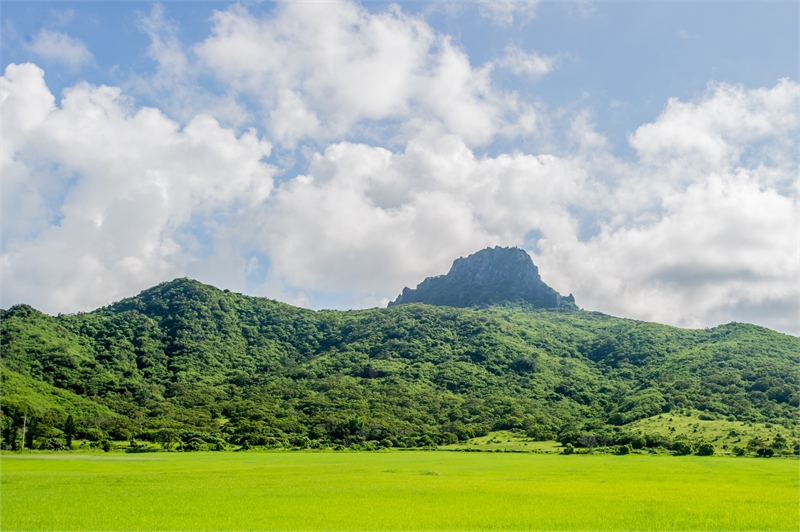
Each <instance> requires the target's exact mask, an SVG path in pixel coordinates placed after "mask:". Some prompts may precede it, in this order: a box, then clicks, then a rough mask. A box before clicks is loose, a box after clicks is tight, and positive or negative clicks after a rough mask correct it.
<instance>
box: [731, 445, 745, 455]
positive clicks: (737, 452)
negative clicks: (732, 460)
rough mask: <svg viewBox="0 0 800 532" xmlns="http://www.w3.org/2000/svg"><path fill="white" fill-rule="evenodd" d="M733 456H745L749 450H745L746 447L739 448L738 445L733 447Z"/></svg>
mask: <svg viewBox="0 0 800 532" xmlns="http://www.w3.org/2000/svg"><path fill="white" fill-rule="evenodd" d="M733 454H735V455H736V456H745V455H747V449H745V448H744V447H739V446H738V445H735V446H734V447H733Z"/></svg>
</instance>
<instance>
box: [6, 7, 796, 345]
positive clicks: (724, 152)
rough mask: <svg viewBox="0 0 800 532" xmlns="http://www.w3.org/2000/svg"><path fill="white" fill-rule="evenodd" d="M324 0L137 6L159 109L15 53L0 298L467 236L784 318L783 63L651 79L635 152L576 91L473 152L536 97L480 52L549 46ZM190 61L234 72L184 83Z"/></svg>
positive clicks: (379, 296)
mask: <svg viewBox="0 0 800 532" xmlns="http://www.w3.org/2000/svg"><path fill="white" fill-rule="evenodd" d="M316 7H318V9H315V10H312V11H303V10H302V9H301V8H302V6H301V5H299V4H297V3H286V4H280V5H278V6H277V7H276V9H275V10H274V11H272V12H270V14H268V15H263V16H261V15H259V16H254V15H252V14H251V13H250V12H248V11H247V10H246V9H245V8H244V7H242V6H234V7H232V8H230V9H228V10H225V11H219V12H215V15H214V17H213V19H212V24H213V27H212V34H211V35H210V36H209V37H208V38H207V39H205V40H204V41H202V42H200V43H199V44H197V45H196V46H194V47H192V46H186V45H184V44H182V43H180V42H179V41H178V40H177V38H176V37H175V35H176V34H177V33H176V30H175V28H174V27H172V26H171V25H170V23H169V21H167V20H166V19H165V18H164V16H163V11H162V10H161V9H160V7H159V6H156V7H155V8H154V9H153V11H152V12H151V13H150V15H148V16H147V17H144V18H143V19H142V21H141V25H142V29H143V30H144V31H145V32H146V33H148V35H149V36H150V40H151V46H150V48H149V52H148V53H149V54H150V56H151V58H152V59H153V60H154V61H156V63H157V65H160V66H159V67H158V69H157V71H156V74H155V77H153V78H152V79H151V81H154V83H153V84H152V86H155V87H157V89H156V92H154V93H152V94H155V95H156V96H158V95H159V94H161V95H162V96H164V98H165V99H164V100H161V101H163V102H167V103H165V104H164V106H165V108H166V109H168V112H169V113H170V116H167V114H166V113H165V112H163V111H161V110H159V109H156V108H153V107H141V106H138V105H137V104H136V102H135V101H133V100H132V99H130V98H129V97H126V96H125V91H124V90H123V89H121V88H119V87H108V86H94V85H89V84H86V83H79V84H77V85H75V86H73V87H71V88H68V89H67V90H66V91H65V92H64V96H63V100H62V101H60V102H59V103H56V100H55V98H54V96H53V95H52V93H51V92H50V90H49V89H48V88H47V86H46V85H45V83H44V74H43V72H42V70H41V69H39V68H38V67H36V66H35V65H31V64H25V65H9V66H8V68H7V69H6V72H5V75H4V76H3V77H2V78H0V99H1V100H2V121H3V127H2V138H0V142H2V147H3V149H2V151H0V165H2V167H1V168H0V170H2V174H3V183H2V187H3V195H2V200H3V206H2V207H3V212H2V216H3V220H2V221H3V249H2V257H1V258H0V273H2V278H3V294H2V298H3V299H2V304H3V305H8V304H13V303H16V302H28V303H31V304H34V305H35V306H38V307H40V308H42V309H43V310H46V311H50V312H66V311H73V310H85V309H90V308H93V307H96V306H98V305H101V304H106V303H109V302H110V301H112V300H114V299H118V298H120V297H123V296H127V295H131V294H133V293H135V292H136V291H137V290H139V289H142V288H145V287H147V286H150V285H152V284H155V283H157V282H159V281H163V280H167V279H169V278H171V277H175V276H179V275H190V276H193V277H197V278H199V279H200V280H203V281H205V282H212V283H214V284H217V285H220V286H226V287H230V288H235V289H238V290H244V289H245V288H246V287H247V288H249V289H250V290H251V291H252V292H254V293H257V294H259V295H267V296H271V297H279V298H281V299H283V300H286V301H289V302H292V303H299V304H304V305H309V306H316V307H319V306H322V305H324V306H327V307H331V306H334V307H336V306H338V307H361V306H369V305H375V304H380V303H381V302H384V303H385V302H386V301H387V300H388V299H391V298H394V297H395V296H396V295H397V293H398V292H399V291H400V290H401V289H402V288H403V286H414V285H415V284H416V283H418V282H419V281H421V280H422V279H423V278H424V277H426V276H428V275H436V274H441V273H445V272H446V271H447V269H448V268H449V266H450V263H451V261H452V260H453V259H454V258H455V257H458V256H460V255H467V254H469V253H472V252H474V251H476V250H478V249H481V248H483V247H486V246H493V245H520V246H524V247H525V248H526V249H528V250H529V251H530V252H531V253H532V255H533V259H534V262H535V263H536V264H537V265H539V266H540V271H541V273H542V276H543V278H544V279H545V281H546V282H548V283H549V284H551V285H552V286H553V287H554V288H556V289H557V290H559V291H561V292H562V293H568V292H572V293H574V294H575V296H576V298H577V300H578V303H579V304H580V305H582V306H584V307H585V308H588V309H593V310H600V311H605V312H609V313H613V314H618V315H622V316H627V317H633V318H639V319H648V320H656V321H661V322H666V323H672V324H676V325H683V326H705V325H716V324H717V323H720V322H722V321H728V320H732V319H736V320H743V321H745V320H746V321H753V320H757V321H758V322H759V323H761V324H764V325H768V326H771V327H774V328H778V329H780V330H783V331H789V332H793V333H795V334H797V333H800V327H798V306H797V298H798V295H799V294H798V280H799V279H798V277H799V276H800V273H798V269H799V268H800V266H798V262H799V261H798V255H800V249H798V241H799V240H798V227H799V226H800V220H798V196H797V190H796V184H797V175H798V153H797V148H796V138H797V134H798V130H799V129H800V126H799V125H798V122H799V120H800V119H799V118H798V108H799V106H800V90H799V89H800V87H798V85H797V83H795V82H792V81H789V80H781V81H778V82H777V83H776V84H775V85H774V86H772V87H766V88H757V89H752V88H745V87H742V86H738V85H731V84H724V83H714V84H711V85H709V87H708V90H707V91H706V92H705V93H703V94H701V95H699V96H698V97H696V98H694V99H692V100H689V101H682V100H678V99H672V100H669V101H668V102H666V106H665V108H664V110H663V111H662V112H661V113H660V115H659V116H658V117H656V118H655V119H654V120H653V121H652V122H650V123H647V124H643V125H642V126H641V127H639V128H638V129H637V130H636V131H634V132H633V133H631V134H630V136H629V142H630V145H631V147H632V148H633V151H634V155H633V156H632V157H629V158H620V157H617V156H615V155H614V154H613V153H612V151H611V147H610V144H609V143H608V142H607V140H606V139H605V138H604V136H603V135H602V134H601V133H600V132H598V131H596V129H595V127H594V125H593V123H592V119H591V116H592V115H591V112H590V111H589V110H580V111H577V112H575V114H574V115H573V121H572V129H571V133H570V136H569V142H570V143H569V144H567V145H564V146H559V147H558V155H553V154H549V153H538V154H530V153H522V152H519V151H514V152H512V153H505V154H503V153H501V154H496V155H492V156H489V155H483V156H481V155H477V154H476V149H475V147H476V146H479V145H481V144H482V143H487V142H492V141H494V140H496V139H497V137H498V136H502V135H505V136H508V137H513V136H515V135H520V134H522V133H525V132H530V131H533V130H534V129H535V128H537V127H539V123H540V119H541V120H545V121H546V119H547V116H546V114H545V113H546V110H544V109H543V108H540V107H539V108H537V107H535V106H534V105H533V104H531V103H530V102H522V101H519V100H518V97H517V95H515V94H513V93H506V92H503V91H500V90H498V89H497V88H496V87H495V86H494V84H493V82H492V75H493V73H494V72H495V70H496V69H497V68H506V69H508V70H510V71H512V72H518V73H520V74H526V75H532V76H536V75H541V74H544V73H546V71H547V69H549V68H552V66H553V64H552V62H551V63H548V61H552V59H548V58H542V57H539V56H537V55H536V54H532V53H526V52H523V51H522V50H519V49H518V48H513V47H511V48H508V49H507V50H506V54H505V56H504V57H503V58H501V59H499V60H497V61H495V62H490V63H487V64H484V65H480V66H473V65H471V64H470V61H469V57H467V56H466V54H465V53H464V52H463V51H462V50H461V49H459V48H458V47H457V46H455V45H454V44H453V43H452V42H451V40H450V39H449V37H448V36H446V35H441V34H438V33H436V32H435V31H433V30H432V29H431V28H430V27H429V26H428V24H427V23H426V22H425V21H424V20H422V19H421V18H418V17H415V16H410V15H407V14H404V13H403V12H402V11H401V10H400V9H399V8H397V7H392V8H388V9H386V10H385V11H381V12H370V11H368V10H366V9H364V8H363V7H361V6H359V5H356V4H354V3H347V2H324V3H321V4H318V5H316ZM204 68H206V69H209V70H210V72H212V73H213V74H214V75H215V76H217V78H218V79H219V80H220V81H222V82H223V85H224V86H225V87H229V88H230V91H229V92H224V94H222V96H219V95H213V94H209V93H204V92H202V91H204V90H205V89H201V88H200V87H199V86H198V81H197V80H198V79H199V76H201V75H202V72H203V69H204ZM173 74H174V75H173ZM145 81H147V80H145ZM158 83H160V84H161V85H158ZM132 86H135V84H133V85H132ZM227 90H228V89H225V91H227ZM158 91H161V92H158ZM173 91H174V93H175V94H179V95H183V96H182V97H185V98H186V99H187V100H191V101H192V102H206V103H207V102H214V101H215V100H214V99H213V98H215V97H218V96H219V97H224V98H228V99H229V100H230V101H231V102H233V103H234V104H235V105H240V104H241V102H242V101H245V100H247V101H252V100H255V101H256V105H255V106H254V107H252V108H251V110H252V112H253V114H254V115H256V114H257V115H258V116H260V119H261V120H263V121H264V122H263V123H264V126H265V130H266V131H267V134H266V138H265V137H261V136H259V135H258V134H257V132H256V131H254V130H247V131H244V132H241V131H238V132H237V131H235V130H233V129H231V128H229V127H226V126H225V125H222V124H221V119H220V118H219V116H218V115H217V114H216V112H212V111H208V109H211V108H213V106H212V105H206V103H203V104H202V105H195V104H192V105H195V106H194V107H193V106H192V105H186V106H181V105H178V103H177V102H176V103H175V104H174V105H173V104H172V103H169V101H170V100H169V99H168V95H169V93H170V92H173ZM181 91H185V92H181ZM198 95H199V96H198ZM206 96H208V97H209V99H208V100H203V98H205V97H206ZM543 114H544V115H545V116H542V115H543ZM212 116H213V117H216V118H212ZM176 118H177V119H178V120H180V122H179V121H176ZM223 123H224V121H223ZM371 128H374V129H375V130H380V131H385V130H394V131H395V132H396V133H395V134H394V135H392V136H389V137H380V136H378V137H370V135H369V132H370V130H371ZM382 128H383V129H382ZM379 137H380V138H379ZM356 138H357V139H358V141H356V140H354V139H356ZM267 139H269V140H267ZM365 139H366V140H365ZM308 140H311V141H312V144H311V145H312V146H318V147H312V148H310V147H309V145H308V143H306V144H305V145H304V146H303V148H302V150H303V151H302V152H301V150H297V151H296V152H294V153H300V152H301V153H302V155H303V156H305V155H308V157H309V162H308V164H307V166H305V167H304V168H303V169H302V170H301V171H300V173H301V175H296V174H292V175H285V176H282V177H283V180H282V182H281V183H280V185H278V186H277V187H275V186H274V185H273V177H274V176H275V174H276V170H275V169H274V168H273V167H272V166H270V165H268V164H267V163H265V162H264V158H266V157H269V156H270V154H271V150H272V143H273V142H274V143H276V144H279V145H280V146H281V148H282V149H283V150H286V151H289V152H290V153H292V152H291V147H292V146H293V145H294V144H295V143H299V144H300V145H303V143H304V142H305V141H308ZM553 151H555V150H553Z"/></svg>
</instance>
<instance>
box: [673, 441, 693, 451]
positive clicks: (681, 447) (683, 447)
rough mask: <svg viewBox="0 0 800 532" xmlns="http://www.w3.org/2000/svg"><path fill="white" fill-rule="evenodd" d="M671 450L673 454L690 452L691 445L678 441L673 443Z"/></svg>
mask: <svg viewBox="0 0 800 532" xmlns="http://www.w3.org/2000/svg"><path fill="white" fill-rule="evenodd" d="M672 450H674V451H675V454H692V445H691V444H690V443H689V442H686V441H678V442H675V445H673V447H672Z"/></svg>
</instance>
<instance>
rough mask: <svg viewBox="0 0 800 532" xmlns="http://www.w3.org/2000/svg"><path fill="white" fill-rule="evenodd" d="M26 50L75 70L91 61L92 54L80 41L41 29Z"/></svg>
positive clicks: (57, 32)
mask: <svg viewBox="0 0 800 532" xmlns="http://www.w3.org/2000/svg"><path fill="white" fill-rule="evenodd" d="M27 48H28V49H29V50H30V51H31V52H33V53H35V54H37V55H38V56H40V57H42V58H44V59H47V60H50V61H57V62H60V63H64V64H65V65H67V66H68V67H70V68H77V67H80V66H82V65H84V64H86V63H90V62H91V61H92V60H93V56H92V53H91V52H90V51H89V49H88V48H87V47H86V45H85V44H84V43H83V41H81V40H80V39H76V38H75V37H70V36H69V35H67V34H65V33H62V32H60V31H50V30H46V29H42V30H40V31H39V33H37V34H36V36H35V37H34V38H33V41H31V42H30V43H29V44H27Z"/></svg>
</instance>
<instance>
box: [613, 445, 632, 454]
mask: <svg viewBox="0 0 800 532" xmlns="http://www.w3.org/2000/svg"><path fill="white" fill-rule="evenodd" d="M632 452H633V446H632V445H631V444H630V443H626V444H625V445H617V454H631V453H632Z"/></svg>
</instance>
